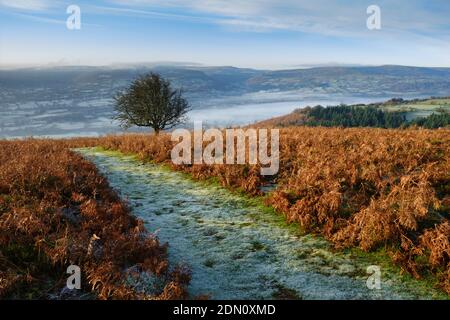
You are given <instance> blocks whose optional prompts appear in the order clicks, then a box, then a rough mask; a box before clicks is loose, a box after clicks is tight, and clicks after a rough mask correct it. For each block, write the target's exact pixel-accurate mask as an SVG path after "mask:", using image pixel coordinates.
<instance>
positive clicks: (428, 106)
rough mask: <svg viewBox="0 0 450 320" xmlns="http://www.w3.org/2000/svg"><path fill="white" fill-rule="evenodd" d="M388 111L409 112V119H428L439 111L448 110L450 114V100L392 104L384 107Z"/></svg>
mask: <svg viewBox="0 0 450 320" xmlns="http://www.w3.org/2000/svg"><path fill="white" fill-rule="evenodd" d="M383 110H386V111H391V112H392V111H403V112H407V119H408V120H410V119H414V118H417V117H427V116H429V115H430V114H432V113H433V112H437V111H439V110H446V111H447V112H450V99H449V98H442V99H426V100H418V101H406V102H405V103H401V104H395V103H394V104H392V105H386V106H383Z"/></svg>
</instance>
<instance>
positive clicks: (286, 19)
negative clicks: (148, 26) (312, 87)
mask: <svg viewBox="0 0 450 320" xmlns="http://www.w3.org/2000/svg"><path fill="white" fill-rule="evenodd" d="M109 2H111V3H114V4H117V5H121V6H125V7H151V8H152V9H154V10H156V9H161V8H163V9H167V10H171V9H176V8H178V9H183V11H185V12H186V13H189V14H195V13H197V14H209V15H213V17H214V18H215V19H214V22H215V23H217V24H220V25H224V26H227V27H231V28H233V29H241V30H246V31H268V30H279V29H283V30H292V31H301V32H306V33H318V34H325V35H341V36H342V35H343V36H345V35H348V36H355V35H356V36H357V35H366V34H367V29H366V19H367V13H366V9H367V7H368V6H369V5H370V4H372V3H371V2H370V1H360V0H351V1H349V0H333V1H331V0H315V1H311V0H109ZM425 2H426V1H424V0H410V1H404V0H389V1H387V0H377V1H376V3H377V5H379V6H380V7H381V10H382V19H383V29H384V31H385V32H391V33H396V32H408V33H410V32H413V33H414V32H416V31H417V30H420V33H422V34H423V33H427V32H430V33H436V31H437V30H436V29H441V31H442V30H443V32H442V33H441V36H442V35H444V39H445V40H447V39H448V38H450V35H449V33H450V30H449V29H450V25H449V19H448V12H450V1H445V0H436V2H434V3H433V6H429V8H427V6H426V5H425ZM209 18H211V17H209Z"/></svg>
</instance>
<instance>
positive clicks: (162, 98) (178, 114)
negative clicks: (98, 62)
mask: <svg viewBox="0 0 450 320" xmlns="http://www.w3.org/2000/svg"><path fill="white" fill-rule="evenodd" d="M114 100H115V111H116V115H115V116H114V119H115V120H118V121H119V123H120V125H121V126H122V127H123V128H125V129H128V128H130V127H132V126H137V127H150V128H153V130H155V132H156V134H158V133H159V132H160V131H161V130H164V129H170V128H172V127H174V126H176V125H178V124H180V123H182V122H183V121H185V115H186V113H187V112H188V111H189V110H190V106H189V103H188V101H187V100H186V99H185V98H183V94H182V90H181V89H172V86H171V83H170V81H169V80H166V79H164V78H163V77H161V75H159V74H157V73H149V74H147V75H143V76H140V77H138V78H137V79H136V80H134V81H133V82H132V83H131V85H130V86H129V87H128V88H127V89H126V90H125V91H124V92H121V93H119V94H117V95H116V96H115V97H114Z"/></svg>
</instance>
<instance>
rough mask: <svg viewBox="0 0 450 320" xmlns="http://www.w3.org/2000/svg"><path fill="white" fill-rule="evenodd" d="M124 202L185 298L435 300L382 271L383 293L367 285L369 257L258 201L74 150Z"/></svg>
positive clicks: (129, 159) (156, 168)
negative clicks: (165, 255) (164, 247)
mask: <svg viewBox="0 0 450 320" xmlns="http://www.w3.org/2000/svg"><path fill="white" fill-rule="evenodd" d="M78 152H80V153H82V154H83V155H84V156H85V157H87V158H88V159H90V160H91V161H93V162H94V163H95V164H96V165H97V167H98V168H99V170H100V172H101V173H102V174H104V175H105V176H106V177H107V178H108V180H109V182H110V184H111V186H112V187H113V188H114V189H115V190H117V191H118V192H119V194H120V195H121V196H122V197H123V198H124V199H126V200H128V202H129V204H130V206H131V207H132V209H133V213H134V214H135V215H136V216H138V217H139V218H141V219H143V220H144V221H145V223H146V226H147V228H148V229H149V231H151V232H155V233H157V235H158V237H159V239H160V240H161V242H168V243H169V250H168V251H169V260H170V262H171V264H187V265H188V266H189V267H190V268H191V270H192V281H191V284H190V287H189V292H190V294H191V295H192V296H196V295H203V294H208V295H209V297H210V298H213V299H411V298H414V299H417V298H425V299H427V298H437V297H441V294H440V293H438V292H436V291H434V290H433V289H430V288H429V287H428V286H427V285H425V284H424V283H422V282H419V281H416V280H413V279H410V278H409V277H407V276H400V275H399V273H398V270H397V269H395V268H392V267H385V266H382V278H381V286H382V288H381V290H370V289H368V288H367V286H366V280H367V278H368V275H367V274H366V268H367V267H368V266H369V265H372V264H377V263H376V262H375V261H374V258H373V259H372V258H371V257H370V256H368V255H362V254H356V253H355V252H334V251H333V250H331V248H330V247H329V245H328V243H327V242H326V241H325V240H323V239H322V238H320V237H316V236H313V235H304V234H302V233H301V232H300V231H299V230H300V229H299V228H298V226H295V225H294V226H292V225H291V226H288V225H286V224H285V223H284V219H283V217H281V216H279V215H276V214H274V212H273V211H272V210H270V209H268V208H266V207H264V206H262V205H261V204H260V201H259V200H258V199H256V200H255V199H249V198H247V197H244V196H241V195H238V194H235V193H232V192H230V191H228V190H225V189H223V188H221V187H220V186H218V185H215V184H213V183H210V182H208V183H205V182H196V181H193V180H191V179H190V178H189V177H188V176H186V175H185V174H182V173H179V172H173V171H171V170H169V169H168V168H166V167H163V166H161V165H154V164H150V163H145V164H144V163H142V162H141V161H139V160H137V159H136V158H135V157H134V156H130V155H123V154H120V153H118V152H111V151H104V150H101V149H92V148H89V149H78Z"/></svg>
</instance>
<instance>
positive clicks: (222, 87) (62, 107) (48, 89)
mask: <svg viewBox="0 0 450 320" xmlns="http://www.w3.org/2000/svg"><path fill="white" fill-rule="evenodd" d="M149 71H155V72H159V73H161V74H162V75H163V76H164V77H167V78H168V79H169V80H171V81H172V83H173V85H174V86H175V87H181V88H183V90H184V91H185V95H186V97H187V98H188V100H189V102H190V103H191V105H192V107H193V109H194V110H195V114H196V118H202V120H203V121H208V120H209V118H208V116H209V115H210V114H212V115H214V114H217V110H219V111H220V110H228V109H233V108H242V107H243V106H246V108H249V109H250V108H254V107H255V106H256V105H258V104H259V105H260V106H261V105H264V104H266V103H273V105H270V106H269V107H267V105H266V107H265V108H266V109H268V110H270V113H268V114H267V113H265V114H264V116H263V117H261V115H259V113H262V112H263V111H257V110H256V111H253V112H251V113H250V114H253V118H252V117H250V118H249V120H248V121H247V122H246V123H244V124H247V123H251V122H253V121H255V120H261V119H264V117H265V118H268V117H271V116H273V115H278V114H281V113H280V111H279V110H278V109H279V108H280V106H279V105H277V103H285V104H288V107H289V109H288V111H287V112H289V111H291V110H293V109H292V107H293V106H295V104H298V103H300V104H301V105H305V104H307V103H308V104H309V103H315V104H327V103H333V104H338V103H341V102H342V103H350V104H352V103H359V102H361V101H364V102H370V101H375V100H379V99H387V98H389V97H403V98H417V97H429V96H448V95H450V69H448V68H416V67H402V66H380V67H321V68H310V69H296V70H278V71H268V70H255V69H242V68H234V67H201V66H180V65H177V66H166V65H139V66H116V67H54V68H34V69H16V70H0V137H3V138H6V137H24V136H40V135H45V136H48V135H58V136H61V135H63V136H74V135H76V136H80V135H98V134H106V133H113V132H118V128H117V125H116V124H115V123H112V122H111V120H110V119H111V116H112V114H113V100H112V97H113V96H114V95H115V94H116V93H117V92H118V91H120V90H122V89H123V88H125V87H126V86H127V84H128V83H130V81H131V80H132V79H134V78H135V77H136V76H137V75H138V74H142V73H146V72H149ZM266 112H267V111H266ZM266 114H267V115H266ZM213 118H214V117H213ZM222 118H224V117H219V119H222ZM230 124H232V123H228V122H226V121H224V122H222V123H220V124H219V125H230ZM239 124H242V123H239Z"/></svg>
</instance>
